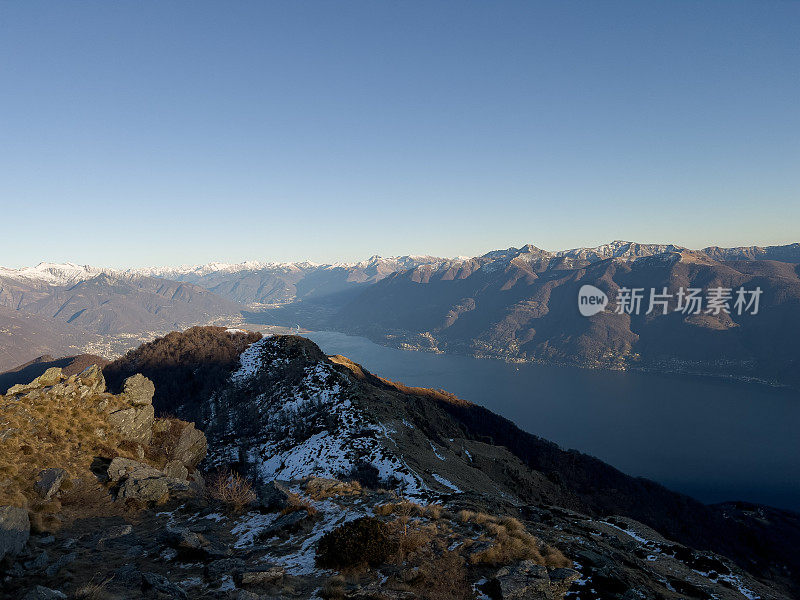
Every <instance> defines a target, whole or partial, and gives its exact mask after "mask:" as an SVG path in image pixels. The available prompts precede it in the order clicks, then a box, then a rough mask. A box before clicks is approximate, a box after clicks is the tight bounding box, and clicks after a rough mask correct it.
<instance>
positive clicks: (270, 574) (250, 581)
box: [240, 566, 286, 585]
mask: <svg viewBox="0 0 800 600" xmlns="http://www.w3.org/2000/svg"><path fill="white" fill-rule="evenodd" d="M285 572H286V571H285V569H284V568H283V567H278V566H264V567H260V568H249V569H246V570H244V571H242V574H241V576H240V581H241V583H242V585H269V584H271V583H275V582H276V581H280V580H281V579H283V576H284V574H285Z"/></svg>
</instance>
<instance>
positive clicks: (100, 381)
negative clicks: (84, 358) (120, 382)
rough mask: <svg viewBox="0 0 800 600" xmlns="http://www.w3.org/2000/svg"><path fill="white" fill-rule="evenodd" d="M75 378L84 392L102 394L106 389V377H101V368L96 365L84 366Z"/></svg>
mask: <svg viewBox="0 0 800 600" xmlns="http://www.w3.org/2000/svg"><path fill="white" fill-rule="evenodd" d="M77 380H78V381H79V382H80V384H81V386H82V387H83V391H84V392H86V393H90V394H102V393H103V392H105V391H106V378H105V377H103V370H102V369H101V368H100V367H98V366H97V365H90V366H88V367H86V368H85V369H84V370H83V371H81V372H80V373H79V374H78V376H77Z"/></svg>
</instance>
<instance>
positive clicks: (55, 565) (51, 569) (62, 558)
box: [45, 552, 78, 577]
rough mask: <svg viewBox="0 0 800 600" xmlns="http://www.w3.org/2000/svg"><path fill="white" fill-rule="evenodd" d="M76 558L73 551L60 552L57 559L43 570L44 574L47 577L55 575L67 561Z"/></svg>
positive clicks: (69, 561)
mask: <svg viewBox="0 0 800 600" xmlns="http://www.w3.org/2000/svg"><path fill="white" fill-rule="evenodd" d="M76 558H78V555H77V554H75V553H74V552H70V553H69V554H62V555H61V556H59V557H58V560H57V561H56V562H54V563H53V564H52V565H50V566H49V567H47V569H46V570H45V574H46V575H47V576H48V577H55V576H56V575H58V572H59V571H61V569H63V568H64V567H66V566H67V565H68V564H69V563H71V562H74V560H75V559H76Z"/></svg>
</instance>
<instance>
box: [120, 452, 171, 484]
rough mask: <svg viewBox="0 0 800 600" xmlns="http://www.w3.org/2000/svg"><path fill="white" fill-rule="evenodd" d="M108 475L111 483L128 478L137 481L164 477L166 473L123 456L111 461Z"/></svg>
mask: <svg viewBox="0 0 800 600" xmlns="http://www.w3.org/2000/svg"><path fill="white" fill-rule="evenodd" d="M107 473H108V478H109V479H110V480H111V481H121V480H122V479H125V478H127V477H133V478H135V479H150V478H158V477H164V473H162V472H161V471H159V470H158V469H156V468H155V467H151V466H150V465H146V464H144V463H141V462H139V461H136V460H133V459H131V458H123V457H122V456H117V457H116V458H115V459H114V460H112V461H111V464H110V465H108V470H107Z"/></svg>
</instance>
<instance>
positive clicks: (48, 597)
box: [22, 585, 67, 600]
mask: <svg viewBox="0 0 800 600" xmlns="http://www.w3.org/2000/svg"><path fill="white" fill-rule="evenodd" d="M66 597H67V595H66V594H65V593H64V592H59V591H58V590H53V589H50V588H46V587H44V586H43V585H37V586H36V587H35V588H33V589H32V590H30V591H29V592H28V593H27V594H25V595H24V596H23V597H22V600H61V599H65V598H66Z"/></svg>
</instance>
